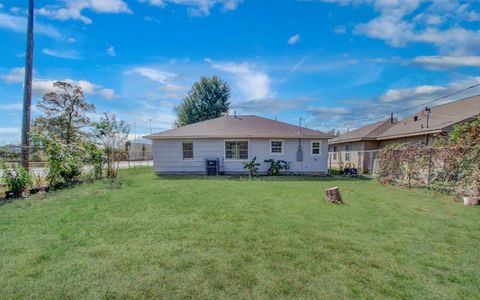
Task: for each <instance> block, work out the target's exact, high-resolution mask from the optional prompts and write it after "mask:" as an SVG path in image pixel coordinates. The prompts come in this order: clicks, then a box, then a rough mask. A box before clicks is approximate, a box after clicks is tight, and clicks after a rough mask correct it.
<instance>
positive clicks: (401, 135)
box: [377, 129, 444, 141]
mask: <svg viewBox="0 0 480 300" xmlns="http://www.w3.org/2000/svg"><path fill="white" fill-rule="evenodd" d="M442 132H444V131H443V130H442V129H434V130H428V131H422V132H412V133H405V134H395V135H388V136H381V137H377V140H379V141H382V140H390V139H397V138H402V137H412V136H418V135H426V134H433V133H442Z"/></svg>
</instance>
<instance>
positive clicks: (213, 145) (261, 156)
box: [153, 138, 328, 175]
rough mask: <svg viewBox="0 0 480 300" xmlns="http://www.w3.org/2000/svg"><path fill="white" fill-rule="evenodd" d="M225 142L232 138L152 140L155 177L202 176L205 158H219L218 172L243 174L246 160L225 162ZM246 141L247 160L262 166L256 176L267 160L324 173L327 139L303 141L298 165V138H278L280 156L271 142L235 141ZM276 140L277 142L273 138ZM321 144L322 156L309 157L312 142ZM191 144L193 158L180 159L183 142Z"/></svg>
mask: <svg viewBox="0 0 480 300" xmlns="http://www.w3.org/2000/svg"><path fill="white" fill-rule="evenodd" d="M225 140H231V139H185V140H183V139H162V140H153V153H154V157H153V163H154V168H155V172H156V173H157V174H188V173H197V174H204V172H205V158H219V159H220V170H221V172H223V173H225V174H245V173H246V171H245V170H244V169H243V162H246V161H248V160H225ZM235 140H248V141H249V159H250V160H251V159H253V157H255V156H256V157H257V162H259V163H260V164H261V165H260V167H259V173H260V174H265V173H266V172H267V169H268V164H267V163H265V162H264V160H266V159H270V158H273V159H280V160H285V161H287V162H290V170H289V172H291V173H297V174H318V175H321V174H326V172H327V162H328V142H327V139H302V140H301V145H302V148H303V161H302V162H297V159H296V155H297V154H296V153H297V148H298V139H280V140H283V142H284V149H283V154H282V155H278V154H275V155H273V154H270V141H271V140H270V139H248V138H245V139H235ZM273 140H277V139H273ZM317 140H319V141H321V155H317V156H312V155H311V141H317ZM183 142H193V159H186V160H184V159H183V155H182V143H183Z"/></svg>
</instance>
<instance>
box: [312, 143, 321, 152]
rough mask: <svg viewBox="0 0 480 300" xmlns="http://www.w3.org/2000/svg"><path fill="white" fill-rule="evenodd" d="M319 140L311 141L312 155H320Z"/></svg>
mask: <svg viewBox="0 0 480 300" xmlns="http://www.w3.org/2000/svg"><path fill="white" fill-rule="evenodd" d="M320 145H321V143H320V141H313V142H312V155H320Z"/></svg>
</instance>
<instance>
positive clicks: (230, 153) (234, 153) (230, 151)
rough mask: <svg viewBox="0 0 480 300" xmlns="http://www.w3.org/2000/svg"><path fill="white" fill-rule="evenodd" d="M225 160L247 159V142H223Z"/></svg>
mask: <svg viewBox="0 0 480 300" xmlns="http://www.w3.org/2000/svg"><path fill="white" fill-rule="evenodd" d="M225 159H230V160H240V159H248V141H225Z"/></svg>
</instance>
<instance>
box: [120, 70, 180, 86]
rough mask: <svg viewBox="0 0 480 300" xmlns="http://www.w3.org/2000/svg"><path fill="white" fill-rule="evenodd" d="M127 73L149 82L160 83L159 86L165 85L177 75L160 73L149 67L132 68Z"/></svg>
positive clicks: (165, 72)
mask: <svg viewBox="0 0 480 300" xmlns="http://www.w3.org/2000/svg"><path fill="white" fill-rule="evenodd" d="M127 73H135V74H138V75H141V76H143V77H146V78H148V79H150V80H153V81H157V82H160V83H161V84H167V83H168V81H169V80H171V79H173V78H175V77H176V76H177V74H175V73H171V72H167V71H161V70H157V69H154V68H149V67H137V68H133V69H132V70H129V71H127Z"/></svg>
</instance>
